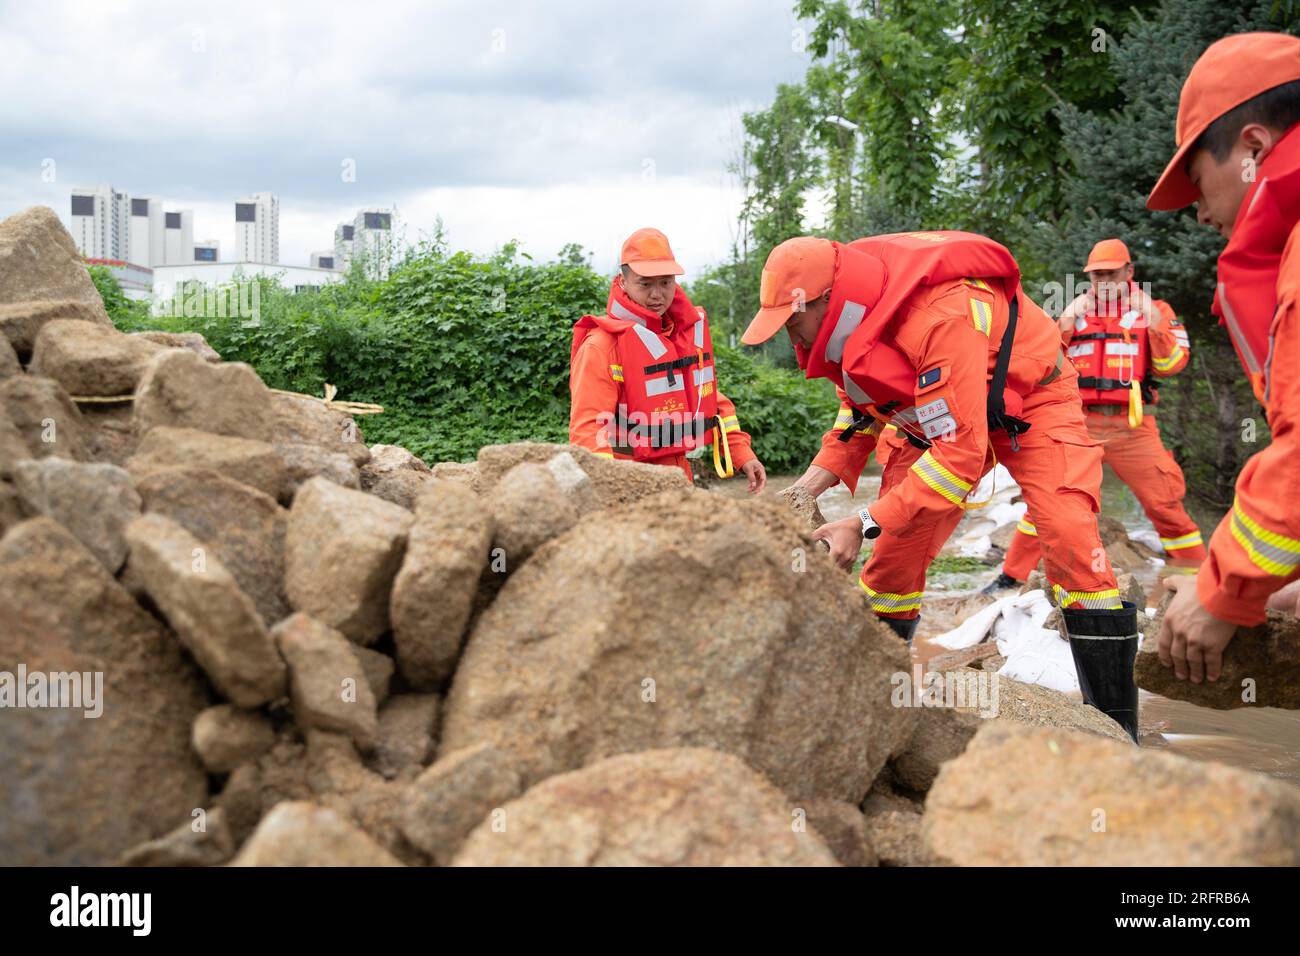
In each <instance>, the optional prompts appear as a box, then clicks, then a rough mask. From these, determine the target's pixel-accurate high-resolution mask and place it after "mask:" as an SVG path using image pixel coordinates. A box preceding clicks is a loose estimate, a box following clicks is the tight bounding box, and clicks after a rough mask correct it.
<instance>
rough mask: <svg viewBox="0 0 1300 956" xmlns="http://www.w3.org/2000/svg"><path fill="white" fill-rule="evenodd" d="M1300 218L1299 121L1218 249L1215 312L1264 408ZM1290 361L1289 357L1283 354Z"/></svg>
mask: <svg viewBox="0 0 1300 956" xmlns="http://www.w3.org/2000/svg"><path fill="white" fill-rule="evenodd" d="M1297 222H1300V124H1297V125H1295V126H1293V127H1291V129H1290V130H1288V131H1287V132H1286V134H1285V135H1283V137H1282V138H1281V139H1280V140H1278V142H1277V145H1276V146H1274V147H1273V150H1272V152H1270V153H1269V154H1268V155H1267V156H1266V157H1264V161H1263V162H1262V163H1260V164H1259V168H1258V169H1257V170H1255V182H1253V183H1252V184H1251V186H1250V188H1249V189H1248V190H1247V191H1246V195H1245V197H1244V198H1243V199H1242V202H1241V209H1240V210H1239V211H1238V213H1237V221H1236V222H1235V223H1234V224H1233V227H1232V238H1231V239H1229V240H1228V244H1227V246H1225V247H1224V249H1223V251H1222V252H1221V253H1219V283H1218V288H1217V290H1216V292H1215V295H1214V314H1215V315H1217V316H1219V319H1220V321H1221V322H1222V324H1224V325H1226V326H1227V327H1228V334H1229V335H1230V336H1231V337H1232V344H1233V346H1234V347H1235V348H1236V350H1237V357H1238V358H1239V359H1241V365H1242V367H1243V368H1244V369H1245V370H1246V375H1247V376H1248V377H1249V378H1250V383H1251V387H1252V388H1254V390H1255V397H1256V398H1258V399H1259V401H1260V402H1261V403H1262V404H1263V405H1264V408H1265V409H1267V408H1268V369H1269V365H1270V363H1271V362H1272V358H1273V355H1272V352H1273V337H1272V329H1273V319H1274V318H1275V317H1276V314H1277V305H1278V301H1277V278H1278V272H1279V270H1280V269H1281V264H1282V250H1283V249H1284V248H1286V243H1287V239H1288V238H1289V237H1290V235H1291V231H1292V230H1293V229H1294V228H1295V226H1296V223H1297ZM1286 358H1287V359H1288V360H1291V359H1292V358H1293V356H1287V357H1286Z"/></svg>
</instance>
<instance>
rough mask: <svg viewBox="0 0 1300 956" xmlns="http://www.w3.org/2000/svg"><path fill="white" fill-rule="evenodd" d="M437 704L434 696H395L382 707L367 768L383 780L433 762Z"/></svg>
mask: <svg viewBox="0 0 1300 956" xmlns="http://www.w3.org/2000/svg"><path fill="white" fill-rule="evenodd" d="M356 650H358V651H363V652H364V651H365V648H360V647H358V648H356ZM441 702H442V699H441V698H440V697H439V696H438V695H437V694H398V695H397V696H396V697H393V698H392V699H391V700H389V701H388V702H387V703H385V704H383V705H382V706H381V707H380V708H379V728H378V735H377V739H376V742H375V749H374V752H373V753H372V754H371V755H370V761H369V766H370V768H371V769H372V770H374V771H375V772H376V773H378V774H380V775H381V776H382V777H384V778H385V779H387V780H395V779H412V778H414V777H415V776H416V775H417V774H419V773H420V771H422V770H423V769H424V768H425V767H426V766H427V765H428V763H429V761H430V760H432V759H433V752H434V743H435V741H436V740H437V734H438V712H439V707H440V705H441Z"/></svg>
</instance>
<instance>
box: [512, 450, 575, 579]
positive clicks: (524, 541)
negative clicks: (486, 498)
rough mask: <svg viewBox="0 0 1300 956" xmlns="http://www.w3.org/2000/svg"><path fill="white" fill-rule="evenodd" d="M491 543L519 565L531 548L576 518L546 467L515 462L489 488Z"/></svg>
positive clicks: (569, 503) (561, 532) (567, 499)
mask: <svg viewBox="0 0 1300 956" xmlns="http://www.w3.org/2000/svg"><path fill="white" fill-rule="evenodd" d="M491 500H492V524H493V535H492V543H493V545H494V546H495V547H497V548H500V549H501V550H502V552H503V553H504V554H505V558H506V561H507V562H509V564H510V566H511V567H518V566H519V565H520V564H522V563H523V562H524V561H526V560H527V559H528V558H529V557H530V556H531V555H532V553H533V552H534V551H536V550H537V549H538V548H539V547H541V546H542V545H543V544H545V543H546V542H547V541H550V540H551V539H552V538H556V537H559V536H560V535H562V534H564V532H566V531H568V530H569V529H570V528H572V527H573V526H574V525H575V524H576V523H577V521H578V508H577V505H576V504H575V503H574V502H573V500H572V499H571V498H570V497H569V495H568V494H566V493H565V492H564V490H563V489H561V487H560V485H559V483H558V482H557V481H556V480H555V476H554V475H553V474H552V472H551V471H550V469H549V468H547V467H546V466H545V465H537V464H533V463H532V462H523V463H522V464H518V465H515V467H513V468H511V469H510V470H509V471H508V472H506V473H505V474H504V475H502V476H501V480H500V481H499V482H497V485H496V488H494V489H493V491H492V496H491Z"/></svg>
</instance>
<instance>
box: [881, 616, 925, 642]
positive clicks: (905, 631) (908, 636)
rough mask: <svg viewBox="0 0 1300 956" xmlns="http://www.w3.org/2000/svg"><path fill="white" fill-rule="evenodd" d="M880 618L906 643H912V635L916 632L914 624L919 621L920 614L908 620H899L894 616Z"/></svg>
mask: <svg viewBox="0 0 1300 956" xmlns="http://www.w3.org/2000/svg"><path fill="white" fill-rule="evenodd" d="M880 620H881V621H882V622H883V623H885V624H888V625H889V629H890V630H891V631H893V632H894V633H895V634H897V635H898V636H899V637H901V638H902V639H903V640H905V641H907V643H909V644H911V643H912V635H913V634H915V633H916V625H918V624H919V623H921V615H919V614H918V615H917V616H916V617H914V618H911V619H910V620H901V619H899V618H896V617H882V618H880Z"/></svg>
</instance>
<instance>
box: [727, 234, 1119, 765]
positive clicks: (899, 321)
mask: <svg viewBox="0 0 1300 956" xmlns="http://www.w3.org/2000/svg"><path fill="white" fill-rule="evenodd" d="M759 298H760V302H761V304H762V306H763V307H762V309H760V310H759V312H758V314H757V315H756V316H755V318H754V321H753V322H752V323H751V324H750V326H749V328H748V329H747V330H746V331H745V335H744V337H743V341H744V342H745V343H746V344H750V345H754V344H758V343H760V342H763V341H765V340H767V339H768V338H770V337H771V336H773V335H775V334H776V333H777V332H779V331H780V330H781V329H782V328H784V329H785V330H786V332H787V334H788V335H789V336H790V338H791V341H792V342H793V344H794V346H795V354H796V356H797V357H798V360H799V365H800V367H801V368H803V369H804V372H805V374H806V375H807V376H808V377H809V378H819V377H820V378H828V379H830V380H831V381H832V382H834V383H835V385H836V387H837V389H838V390H839V394H840V397H841V401H842V402H843V403H844V413H843V414H842V415H841V421H839V422H837V423H836V427H835V428H833V429H832V430H831V431H829V432H827V434H826V436H825V437H824V438H823V441H822V450H821V451H820V452H819V453H818V455H817V457H816V458H815V459H814V461H813V465H812V467H811V468H809V470H808V473H807V474H805V475H804V476H803V477H802V478H800V479H799V484H800V485H801V486H803V487H805V488H806V489H807V490H808V491H809V492H810V493H811V494H813V495H819V494H821V492H823V491H825V490H826V489H827V488H829V487H831V486H832V485H834V484H836V483H838V482H840V481H843V482H844V483H845V484H846V485H847V486H848V487H849V489H850V490H854V489H855V488H856V483H857V479H858V476H859V475H860V473H861V471H862V468H863V466H864V465H865V464H866V460H867V455H868V454H870V452H871V450H872V448H873V447H874V446H875V444H876V441H877V436H878V435H879V434H880V432H881V431H882V429H883V427H884V425H885V424H886V423H889V424H893V425H894V426H895V427H896V428H897V429H898V434H899V436H900V437H899V439H897V440H896V441H894V442H893V443H892V444H891V447H890V451H889V455H888V461H887V463H886V465H885V467H884V472H883V476H882V480H881V488H880V496H879V498H877V500H876V501H875V502H874V503H873V504H872V505H870V506H869V507H867V508H863V509H861V510H860V511H859V512H858V514H856V515H853V516H850V517H849V518H846V519H844V520H842V521H833V522H830V523H828V524H825V525H823V526H822V527H821V528H819V529H817V531H816V532H814V537H816V538H818V539H821V540H825V541H827V542H828V544H829V545H830V549H831V556H832V558H833V559H834V560H835V561H836V562H837V563H839V564H840V565H841V566H843V567H846V568H847V567H851V566H852V564H853V562H854V560H855V559H856V558H857V556H858V554H859V552H860V551H861V549H862V545H863V541H864V539H874V540H875V547H874V549H873V551H872V554H871V557H870V558H869V559H868V561H867V563H866V566H865V567H864V568H863V571H862V579H861V586H862V589H863V590H864V591H865V592H866V595H867V598H868V601H869V603H870V607H871V609H872V610H873V611H874V612H875V613H876V615H877V616H878V617H880V618H881V619H882V620H883V621H884V622H885V623H886V624H888V625H889V626H890V627H891V628H892V629H893V630H894V631H895V632H896V633H898V634H899V635H900V636H902V637H904V638H905V639H910V638H911V636H912V634H913V633H914V632H915V628H916V621H917V617H918V614H919V612H920V606H921V596H922V592H923V591H924V589H925V576H926V570H927V569H928V568H929V565H930V563H931V561H933V560H934V558H935V556H936V555H937V554H938V553H939V549H940V548H941V547H942V546H943V544H944V542H945V541H946V540H947V538H948V537H949V535H950V534H951V533H952V530H953V528H955V527H956V525H957V522H958V521H959V520H960V519H961V516H962V513H963V511H964V510H965V509H968V508H970V507H977V506H978V505H977V504H975V503H972V502H970V501H969V500H968V499H969V497H970V495H971V492H972V490H973V489H974V488H975V487H976V485H977V483H978V482H979V480H980V478H981V477H983V476H984V475H985V474H987V473H988V472H989V471H990V470H991V469H992V468H993V466H994V464H995V463H996V462H1002V463H1003V464H1004V465H1006V467H1007V468H1008V469H1009V470H1010V471H1011V474H1012V475H1013V476H1014V477H1015V479H1016V481H1017V482H1018V483H1019V484H1020V487H1021V489H1022V490H1023V493H1024V497H1025V500H1026V502H1027V503H1028V506H1029V516H1030V518H1031V519H1032V520H1033V521H1034V523H1035V524H1036V525H1037V526H1038V531H1039V539H1040V541H1041V543H1042V548H1043V561H1044V564H1045V566H1046V570H1047V578H1048V580H1049V581H1050V582H1051V584H1052V586H1053V592H1054V594H1055V596H1056V598H1057V601H1058V603H1059V604H1060V605H1061V607H1062V609H1063V610H1062V613H1063V616H1064V618H1065V623H1066V626H1067V628H1068V630H1069V633H1070V636H1071V642H1070V643H1071V650H1072V652H1073V654H1074V659H1075V663H1076V668H1077V670H1078V672H1079V682H1080V686H1081V688H1082V690H1083V694H1084V699H1085V700H1086V701H1088V702H1089V703H1091V704H1093V705H1094V706H1096V707H1098V708H1099V709H1100V710H1102V711H1103V712H1105V713H1107V714H1109V715H1110V716H1111V717H1113V718H1114V719H1115V720H1116V721H1117V722H1119V723H1120V725H1121V726H1123V727H1124V728H1125V730H1127V731H1128V732H1129V734H1130V735H1132V736H1133V738H1134V739H1135V740H1136V737H1137V688H1136V686H1135V685H1134V684H1133V678H1132V665H1133V658H1134V655H1135V654H1136V651H1137V617H1136V610H1135V608H1134V607H1133V605H1132V604H1124V603H1123V602H1121V600H1120V596H1119V591H1118V589H1117V587H1116V584H1115V575H1114V573H1113V572H1112V571H1111V569H1110V567H1109V564H1108V562H1107V559H1106V553H1105V550H1104V549H1103V547H1102V545H1101V541H1100V539H1099V537H1098V534H1097V523H1096V519H1095V517H1094V515H1095V514H1096V512H1097V510H1098V507H1099V503H1100V501H1099V499H1100V490H1101V454H1102V453H1101V448H1100V447H1099V446H1098V445H1097V443H1096V442H1095V441H1093V440H1092V439H1091V438H1090V437H1089V436H1088V431H1087V427H1086V425H1085V424H1084V417H1083V407H1082V405H1081V403H1080V400H1079V389H1078V385H1077V379H1078V373H1077V372H1076V371H1075V369H1074V366H1073V365H1071V364H1070V363H1069V362H1068V361H1067V360H1066V359H1065V356H1064V354H1063V352H1062V348H1061V336H1060V332H1059V330H1058V327H1057V325H1056V323H1055V322H1054V321H1053V320H1052V319H1050V318H1049V317H1048V316H1047V315H1046V313H1044V312H1043V310H1042V309H1040V308H1039V307H1038V306H1037V305H1035V304H1034V302H1033V301H1032V300H1030V298H1029V297H1028V296H1027V295H1025V293H1024V291H1023V290H1022V289H1021V288H1020V269H1019V266H1018V265H1017V264H1016V261H1015V259H1014V258H1013V257H1012V256H1011V253H1010V252H1008V251H1007V249H1006V248H1005V247H1003V246H1001V245H1000V244H998V243H996V242H994V241H993V240H991V239H988V238H986V237H984V236H977V235H974V234H971V233H964V232H916V233H902V234H898V235H889V236H875V237H870V238H866V239H859V240H857V241H856V242H851V243H848V244H841V243H838V242H831V241H829V240H826V239H817V238H813V237H811V236H804V237H799V238H796V239H790V240H787V241H786V242H783V243H782V244H781V245H779V246H777V247H776V248H775V249H774V250H773V251H772V253H771V255H770V256H768V259H767V263H766V265H765V267H764V269H763V273H762V278H761V284H760V292H759Z"/></svg>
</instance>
